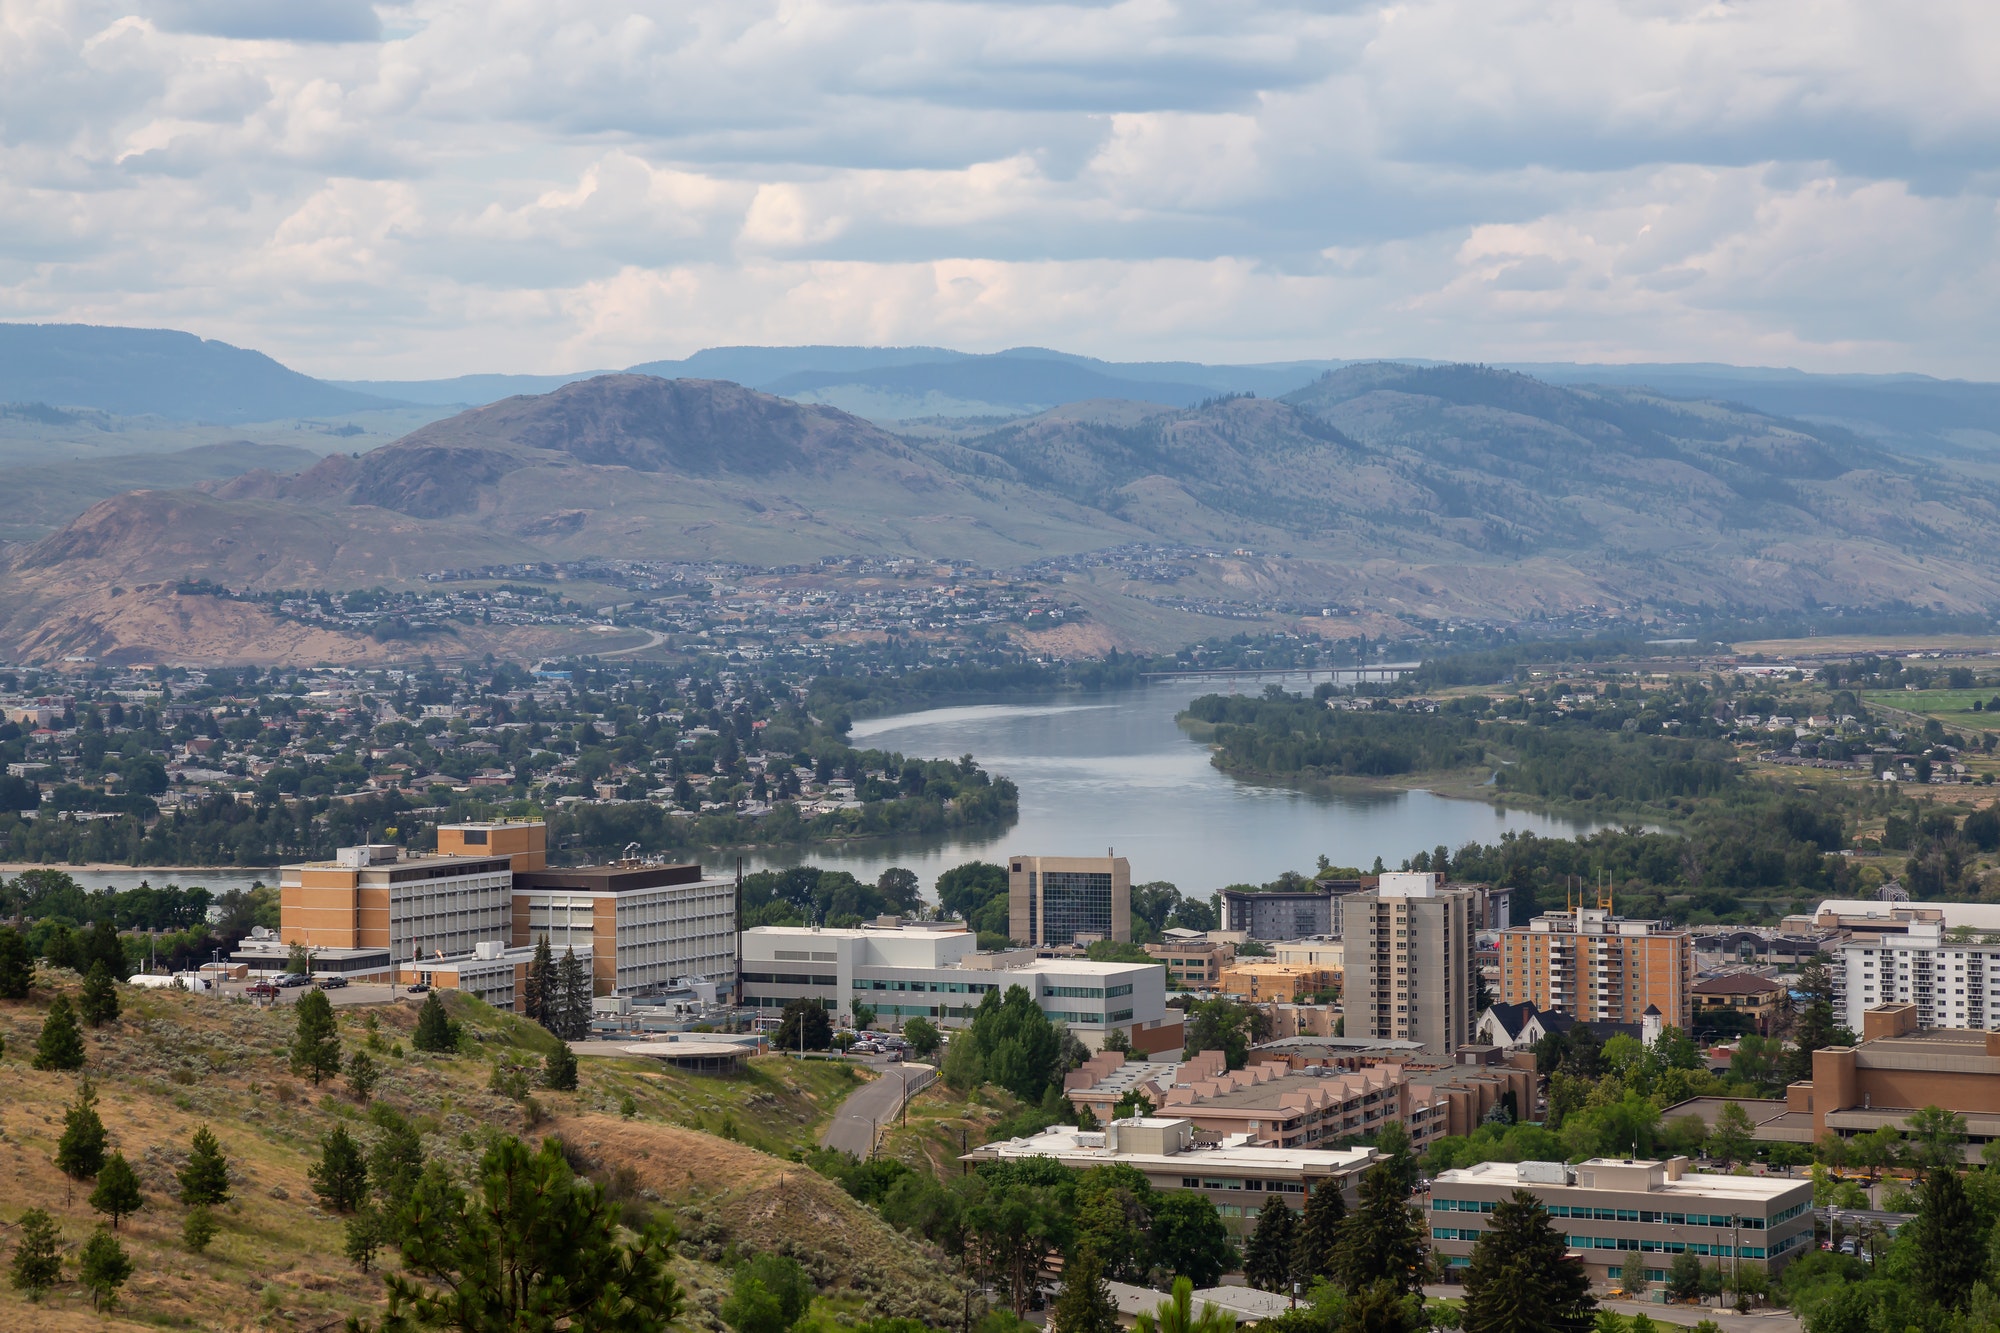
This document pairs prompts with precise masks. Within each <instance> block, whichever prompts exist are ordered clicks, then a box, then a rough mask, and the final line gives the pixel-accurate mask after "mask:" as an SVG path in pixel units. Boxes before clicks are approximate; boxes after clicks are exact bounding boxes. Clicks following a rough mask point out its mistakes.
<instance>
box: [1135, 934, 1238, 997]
mask: <svg viewBox="0 0 2000 1333" xmlns="http://www.w3.org/2000/svg"><path fill="white" fill-rule="evenodd" d="M1142 947H1144V949H1145V950H1146V956H1147V957H1148V958H1157V959H1159V960H1160V963H1161V965H1162V966H1164V967H1165V968H1166V969H1167V980H1168V981H1170V982H1172V983H1173V984H1174V985H1175V986H1177V987H1179V988H1180V989H1181V990H1214V989H1215V988H1216V985H1217V983H1219V982H1220V981H1221V980H1222V972H1223V969H1224V968H1226V967H1228V966H1229V965H1230V964H1231V963H1234V962H1235V961H1236V946H1235V945H1233V944H1231V943H1229V942H1228V941H1226V940H1211V939H1208V938H1206V937H1203V938H1201V939H1193V940H1176V939H1163V940H1160V941H1159V942H1157V943H1154V944H1148V945H1144V946H1142Z"/></svg>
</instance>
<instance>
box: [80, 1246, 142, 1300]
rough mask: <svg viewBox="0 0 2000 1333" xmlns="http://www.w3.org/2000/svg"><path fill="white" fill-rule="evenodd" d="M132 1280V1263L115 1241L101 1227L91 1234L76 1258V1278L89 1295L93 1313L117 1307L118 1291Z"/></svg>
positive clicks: (122, 1247) (123, 1249)
mask: <svg viewBox="0 0 2000 1333" xmlns="http://www.w3.org/2000/svg"><path fill="white" fill-rule="evenodd" d="M131 1276H132V1261H131V1259H129V1258H127V1257H126V1254H125V1247H124V1246H123V1245H120V1244H119V1243H118V1238H117V1237H116V1236H114V1235H112V1234H111V1233H110V1232H109V1231H106V1230H105V1229H104V1228H103V1227H102V1226H99V1227H98V1228H97V1230H95V1231H93V1232H91V1233H90V1239H89V1240H87V1241H85V1242H84V1244H83V1253H82V1254H80V1255H78V1256H77V1277H78V1278H79V1279H81V1280H82V1282H83V1288H84V1290H85V1291H88V1292H89V1293H90V1304H91V1308H92V1309H96V1310H103V1309H105V1308H107V1307H109V1306H113V1305H116V1304H117V1303H118V1289H119V1288H120V1287H122V1286H124V1285H125V1281H126V1279H127V1278H129V1277H131Z"/></svg>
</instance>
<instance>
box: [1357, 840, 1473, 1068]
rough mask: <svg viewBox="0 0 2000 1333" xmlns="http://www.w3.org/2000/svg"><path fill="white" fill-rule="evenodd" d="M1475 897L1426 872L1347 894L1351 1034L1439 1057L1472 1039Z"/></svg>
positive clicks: (1385, 878)
mask: <svg viewBox="0 0 2000 1333" xmlns="http://www.w3.org/2000/svg"><path fill="white" fill-rule="evenodd" d="M1475 902H1476V895H1474V894H1473V893H1471V892H1468V891H1466V890H1463V889H1443V888H1440V887H1439V885H1438V876H1436V875H1435V874H1430V873H1424V872H1402V873H1390V874H1385V875H1383V876H1382V877H1381V880H1380V884H1379V886H1378V887H1377V888H1376V889H1375V890H1374V891H1373V892H1370V893H1357V894H1353V895H1350V896H1349V897H1348V899H1347V903H1346V909H1345V910H1346V915H1347V933H1346V936H1345V938H1344V941H1343V943H1344V946H1345V954H1346V964H1347V975H1346V989H1345V992H1344V997H1343V999H1344V1004H1345V1007H1346V1016H1347V1032H1348V1033H1349V1035H1351V1036H1357V1037H1372V1038H1395V1039H1402V1040H1409V1041H1415V1042H1419V1043H1421V1044H1422V1045H1423V1047H1424V1049H1425V1050H1426V1051H1428V1052H1429V1053H1430V1054H1432V1055H1434V1056H1449V1055H1450V1054H1451V1053H1452V1052H1453V1051H1456V1050H1457V1049H1458V1048H1459V1047H1461V1046H1464V1045H1466V1044H1467V1043H1468V1042H1470V1041H1471V1040H1472V1027H1473V1022H1474V1020H1475V1018H1476V1016H1477V1015H1476V1014H1475V1012H1474V1008H1473V1004H1474V997H1475V996H1476V995H1477V994H1478V990H1479V984H1478V982H1479V978H1478V970H1477V968H1478V965H1477V962H1476V959H1475V950H1474V944H1473V930H1474V927H1475V923H1476V918H1475V915H1474V912H1475Z"/></svg>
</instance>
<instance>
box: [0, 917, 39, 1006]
mask: <svg viewBox="0 0 2000 1333" xmlns="http://www.w3.org/2000/svg"><path fill="white" fill-rule="evenodd" d="M34 981H35V963H34V960H33V959H31V958H30V957H28V942H27V941H26V940H24V939H22V938H21V932H20V931H18V930H16V929H14V928H13V927H12V926H0V1000H25V999H27V998H28V988H29V987H30V986H32V985H33V984H34Z"/></svg>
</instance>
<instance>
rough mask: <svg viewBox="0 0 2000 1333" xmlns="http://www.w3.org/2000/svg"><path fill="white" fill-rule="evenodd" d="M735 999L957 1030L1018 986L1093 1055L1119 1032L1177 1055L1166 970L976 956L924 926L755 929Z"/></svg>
mask: <svg viewBox="0 0 2000 1333" xmlns="http://www.w3.org/2000/svg"><path fill="white" fill-rule="evenodd" d="M742 951H743V964H742V966H743V999H742V1003H743V1004H744V1005H746V1006H748V1007H750V1008H753V1009H762V1010H768V1011H770V1012H771V1013H772V1016H774V1017H775V1016H776V1013H777V1011H779V1010H782V1009H783V1008H784V1007H785V1004H786V1002H787V1001H790V1000H796V999H818V1000H821V1001H823V1002H824V1003H825V1004H826V1007H827V1010H828V1012H829V1013H831V1014H833V1015H834V1016H835V1017H836V1019H838V1020H839V1021H841V1022H852V1021H853V1019H854V1005H855V1003H856V1002H859V1003H862V1004H865V1005H867V1006H868V1007H869V1008H870V1009H872V1010H874V1011H875V1015H876V1019H877V1021H879V1022H881V1023H883V1024H885V1025H888V1026H894V1027H900V1026H901V1025H902V1023H903V1021H904V1020H906V1019H910V1018H928V1019H930V1020H931V1021H932V1022H935V1023H937V1024H938V1025H939V1026H940V1027H945V1028H955V1027H963V1026H965V1024H966V1022H967V1021H969V1020H970V1018H971V1017H972V1012H973V1010H975V1009H977V1008H978V1007H979V1003H980V1001H981V1000H983V999H984V998H985V997H986V995H987V994H988V993H989V992H992V991H998V992H1000V993H1001V994H1003V995H1004V994H1005V993H1006V992H1007V990H1008V989H1009V988H1011V987H1014V986H1019V987H1021V988H1023V989H1024V990H1026V991H1027V992H1028V993H1029V994H1030V995H1031V996H1033V997H1034V999H1035V1003H1036V1004H1037V1005H1039V1006H1040V1007H1041V1009H1042V1011H1043V1012H1044V1013H1046V1014H1047V1015H1048V1016H1049V1017H1050V1018H1051V1019H1053V1020H1055V1021H1057V1022H1062V1023H1066V1024H1068V1025H1069V1028H1070V1030H1071V1031H1072V1032H1074V1033H1075V1034H1076V1035H1077V1037H1078V1039H1080V1040H1081V1041H1082V1042H1083V1044H1084V1045H1086V1046H1088V1047H1090V1048H1091V1049H1092V1050H1098V1049H1101V1048H1102V1047H1103V1045H1104V1038H1105V1036H1106V1034H1107V1033H1108V1032H1110V1030H1111V1029H1112V1028H1122V1029H1123V1030H1124V1031H1125V1033H1126V1035H1127V1036H1128V1037H1129V1038H1130V1040H1131V1042H1132V1048H1133V1050H1135V1051H1138V1052H1152V1051H1162V1050H1167V1049H1174V1050H1178V1049H1179V1048H1180V1045H1181V1019H1180V1015H1179V1013H1178V1011H1173V1010H1169V1009H1168V1008H1167V1007H1166V970H1165V969H1164V968H1162V967H1160V966H1159V965H1158V964H1154V963H1093V962H1090V961H1088V960H1086V959H1080V958H1037V957H1035V952H1034V950H1032V949H1009V950H1005V951H1003V952H998V953H980V952H979V947H978V941H977V940H975V939H974V938H973V936H972V934H971V932H969V931H966V930H963V929H943V928H939V927H936V926H929V925H908V926H883V927H871V926H862V927H859V928H856V929H850V930H816V929H814V928H812V927H810V926H757V927H754V928H752V929H750V930H746V931H744V932H743V944H742Z"/></svg>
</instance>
